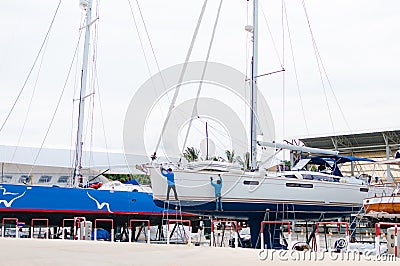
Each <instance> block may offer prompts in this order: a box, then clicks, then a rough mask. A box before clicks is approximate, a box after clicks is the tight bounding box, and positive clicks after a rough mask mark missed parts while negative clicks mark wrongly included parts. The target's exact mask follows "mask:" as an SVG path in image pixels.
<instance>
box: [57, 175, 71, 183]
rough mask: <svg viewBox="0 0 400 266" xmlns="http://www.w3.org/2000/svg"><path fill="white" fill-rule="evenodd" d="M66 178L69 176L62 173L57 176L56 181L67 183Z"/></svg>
mask: <svg viewBox="0 0 400 266" xmlns="http://www.w3.org/2000/svg"><path fill="white" fill-rule="evenodd" d="M68 179H69V177H68V176H66V175H62V176H60V177H59V178H58V181H57V182H58V183H68Z"/></svg>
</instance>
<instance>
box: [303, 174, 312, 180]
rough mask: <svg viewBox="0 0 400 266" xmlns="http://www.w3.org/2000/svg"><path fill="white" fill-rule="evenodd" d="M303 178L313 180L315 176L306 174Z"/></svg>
mask: <svg viewBox="0 0 400 266" xmlns="http://www.w3.org/2000/svg"><path fill="white" fill-rule="evenodd" d="M303 179H307V180H313V176H312V175H307V174H305V175H303Z"/></svg>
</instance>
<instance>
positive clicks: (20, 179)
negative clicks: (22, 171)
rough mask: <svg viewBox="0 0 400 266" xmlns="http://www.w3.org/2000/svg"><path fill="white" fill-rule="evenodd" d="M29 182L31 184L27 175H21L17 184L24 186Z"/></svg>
mask: <svg viewBox="0 0 400 266" xmlns="http://www.w3.org/2000/svg"><path fill="white" fill-rule="evenodd" d="M29 182H31V177H30V176H28V175H21V177H20V178H19V180H18V183H24V184H26V183H29Z"/></svg>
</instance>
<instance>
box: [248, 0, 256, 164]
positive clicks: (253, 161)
mask: <svg viewBox="0 0 400 266" xmlns="http://www.w3.org/2000/svg"><path fill="white" fill-rule="evenodd" d="M257 73H258V0H253V56H252V63H251V81H252V82H251V86H250V87H251V90H250V98H251V103H250V104H251V110H250V115H251V117H250V167H251V170H252V171H254V170H256V169H257V75H258V74H257Z"/></svg>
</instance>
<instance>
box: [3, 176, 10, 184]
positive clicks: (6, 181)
mask: <svg viewBox="0 0 400 266" xmlns="http://www.w3.org/2000/svg"><path fill="white" fill-rule="evenodd" d="M11 179H12V175H3V176H2V178H1V181H2V182H4V183H10V182H11Z"/></svg>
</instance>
